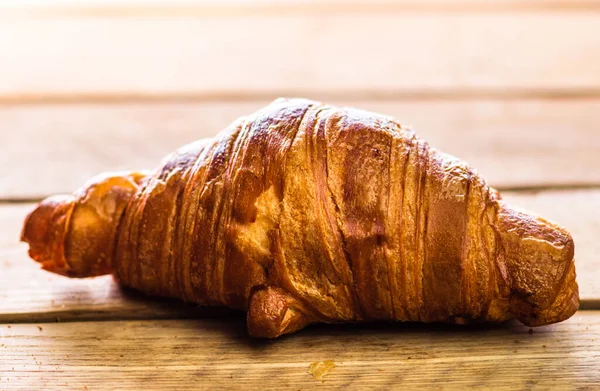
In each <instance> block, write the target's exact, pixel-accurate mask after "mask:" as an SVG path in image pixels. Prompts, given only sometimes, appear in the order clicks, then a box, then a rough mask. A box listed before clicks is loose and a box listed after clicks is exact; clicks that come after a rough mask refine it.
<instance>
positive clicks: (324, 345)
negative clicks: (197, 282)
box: [0, 311, 600, 390]
mask: <svg viewBox="0 0 600 391" xmlns="http://www.w3.org/2000/svg"><path fill="white" fill-rule="evenodd" d="M529 330H530V329H529V328H527V327H524V326H521V325H517V324H515V323H508V324H504V325H500V326H496V327H486V326H479V327H456V326H454V327H451V326H443V325H439V326H424V325H415V324H412V325H411V324H387V325H370V326H367V325H343V326H317V327H311V328H309V329H307V330H304V331H302V332H300V333H298V334H295V335H292V336H289V337H285V338H281V339H279V340H277V341H272V342H269V341H260V340H250V339H249V338H248V337H247V335H246V331H245V326H244V319H243V317H236V318H233V319H229V318H221V319H200V320H177V321H174V320H171V321H143V322H139V321H135V322H83V323H81V322H78V323H61V324H44V325H41V328H38V325H35V324H27V325H12V326H11V327H10V328H8V327H7V326H5V325H4V326H0V331H1V333H2V335H3V336H2V338H1V339H0V341H1V343H2V346H1V347H0V349H1V351H2V358H3V360H1V361H0V377H1V378H0V388H2V389H5V390H13V389H19V390H21V389H39V388H40V387H42V388H44V389H46V388H56V389H65V388H68V389H79V390H81V389H87V390H94V389H120V390H130V389H142V388H143V389H166V388H168V389H178V390H179V389H209V388H210V389H216V388H218V389H221V388H227V389H261V390H271V389H277V390H280V389H312V388H316V387H319V388H327V389H330V388H351V389H361V390H362V389H403V390H404V389H466V388H476V389H490V388H493V389H503V390H515V389H578V390H592V389H597V388H598V387H600V371H598V368H599V367H600V312H599V311H588V312H580V313H578V314H576V315H575V316H574V317H573V318H571V319H570V320H568V321H566V322H564V323H560V324H556V325H551V326H546V327H541V328H536V329H535V330H534V331H533V332H529ZM324 360H332V361H333V362H334V364H335V368H333V369H332V370H331V371H330V372H329V373H328V374H327V375H326V376H325V377H324V378H323V379H322V380H316V379H314V378H313V377H312V376H311V375H310V374H309V373H308V369H309V366H310V364H311V363H313V362H320V361H324Z"/></svg>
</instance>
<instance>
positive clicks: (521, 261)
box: [22, 99, 579, 338]
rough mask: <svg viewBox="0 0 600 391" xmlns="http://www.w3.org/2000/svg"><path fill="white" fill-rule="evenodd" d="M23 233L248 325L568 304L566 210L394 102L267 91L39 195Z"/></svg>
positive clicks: (536, 317) (70, 271)
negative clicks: (510, 200) (145, 154)
mask: <svg viewBox="0 0 600 391" xmlns="http://www.w3.org/2000/svg"><path fill="white" fill-rule="evenodd" d="M22 240H24V241H25V242H27V243H29V245H30V250H29V254H30V256H31V257H32V258H33V259H35V260H36V261H37V262H40V263H41V264H42V267H43V268H44V269H46V270H49V271H52V272H54V273H58V274H62V275H66V276H69V277H90V276H97V275H102V274H110V273H113V274H114V275H115V277H116V278H117V279H118V281H119V282H120V283H121V284H123V285H126V286H129V287H133V288H136V289H139V290H140V291H143V292H145V293H148V294H151V295H159V296H168V297H174V298H180V299H183V300H186V301H190V302H194V303H199V304H201V305H207V306H227V307H232V308H238V309H242V310H245V311H247V323H248V330H249V333H250V334H251V335H253V336H257V337H269V338H272V337H277V336H279V335H282V334H286V333H291V332H294V331H296V330H299V329H302V328H303V327H305V326H306V325H308V324H311V323H317V322H327V323H338V322H362V321H374V320H395V321H419V322H450V323H458V324H464V323H470V322H482V321H489V322H500V321H505V320H508V319H511V318H516V319H518V320H519V321H521V322H522V323H524V324H526V325H530V326H540V325H545V324H549V323H554V322H559V321H562V320H564V319H567V318H568V317H570V316H571V315H573V313H574V312H575V311H576V310H577V308H578V306H579V294H578V287H577V283H576V281H575V265H574V262H573V253H574V244H573V240H572V238H571V236H570V234H569V233H568V232H567V231H566V230H565V229H563V228H562V227H560V226H558V225H556V224H554V223H551V222H549V221H547V220H544V219H543V218H541V217H536V216H533V215H530V214H527V213H525V212H521V211H517V210H515V209H512V208H510V207H509V206H507V205H506V204H505V203H504V202H503V201H502V199H501V197H500V195H499V193H498V192H497V191H496V190H494V189H492V188H491V187H488V186H487V184H486V183H485V181H484V180H483V178H481V176H479V174H478V173H477V172H476V171H474V170H473V169H472V168H471V167H469V166H468V165H467V164H466V163H465V162H463V161H461V160H458V159H456V158H454V157H452V156H449V155H446V154H443V153H440V152H439V151H437V150H435V149H433V148H431V147H430V146H429V145H428V144H427V143H426V142H425V141H423V140H421V139H419V138H418V137H417V136H416V135H415V133H414V132H413V130H411V129H409V128H407V127H404V126H402V125H401V124H400V123H398V122H397V121H396V120H394V119H393V118H390V117H387V116H383V115H379V114H374V113H370V112H366V111H361V110H356V109H351V108H337V107H334V106H329V105H324V104H321V103H319V102H314V101H310V100H304V99H278V100H276V101H274V102H273V103H271V104H270V105H269V106H267V107H265V108H264V109H261V110H259V111H258V112H256V113H254V114H252V115H249V116H247V117H243V118H240V119H238V120H237V121H235V122H234V123H232V124H231V125H230V126H229V127H228V128H227V129H225V130H224V131H222V132H221V133H219V134H218V135H217V136H216V137H215V138H212V139H204V140H200V141H197V142H195V143H192V144H189V145H187V146H185V147H183V148H181V149H179V150H178V151H176V152H175V153H173V154H172V155H170V156H168V157H167V158H166V159H165V160H164V161H163V163H162V165H161V167H160V168H159V169H158V170H156V171H155V172H154V173H147V172H130V173H108V174H104V175H101V176H99V177H96V178H94V179H92V180H91V181H90V182H89V183H88V184H86V185H85V186H84V187H83V188H82V189H80V190H78V191H77V192H76V193H74V194H73V195H69V196H53V197H49V198H47V199H46V200H44V201H42V202H41V203H40V204H39V205H38V206H37V208H36V209H35V210H34V211H32V212H31V214H30V215H29V216H28V217H27V219H26V221H25V223H24V227H23V232H22Z"/></svg>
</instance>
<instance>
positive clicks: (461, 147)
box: [0, 97, 600, 199]
mask: <svg viewBox="0 0 600 391" xmlns="http://www.w3.org/2000/svg"><path fill="white" fill-rule="evenodd" d="M316 98H318V97H316ZM268 102H269V101H268V100H265V101H262V100H259V101H251V102H205V103H166V104H160V103H154V104H148V103H146V104H127V105H119V104H101V105H94V104H86V105H80V104H75V105H65V104H62V105H32V106H0V129H1V130H0V145H2V154H0V167H5V170H3V171H2V174H1V175H0V199H32V198H41V197H43V196H46V195H49V194H54V193H61V192H72V191H73V190H75V189H76V188H78V187H79V186H81V185H82V184H83V183H85V182H86V181H87V180H88V179H89V178H90V177H92V176H94V175H96V174H98V173H100V172H103V171H110V170H118V169H140V168H152V167H155V166H156V165H157V164H158V163H159V162H160V160H161V159H162V157H163V156H165V155H167V154H168V153H171V152H173V151H174V150H175V149H176V148H178V147H179V146H182V145H184V144H186V143H188V142H190V141H193V140H196V139H199V138H202V137H212V136H213V135H215V134H216V133H217V132H218V131H219V130H220V129H222V128H224V127H225V126H227V124H229V123H230V122H231V121H233V120H234V119H235V118H237V117H238V116H241V115H245V114H249V113H251V112H253V111H254V110H256V109H258V108H260V107H262V106H264V105H266V104H267V103H268ZM332 103H336V104H342V105H348V106H355V107H360V108H363V109H367V110H373V111H377V112H381V113H385V114H389V115H393V116H395V117H396V118H398V119H400V120H401V121H402V122H403V123H406V124H411V125H413V126H414V127H415V129H416V130H417V132H418V134H419V135H420V136H421V137H423V138H424V139H426V140H428V141H429V142H430V143H431V145H433V146H435V147H437V148H438V149H440V150H442V151H445V152H448V153H451V154H454V155H456V156H459V157H460V158H462V159H465V160H467V161H468V162H469V163H470V164H471V165H472V166H473V167H475V168H477V169H478V170H479V172H481V173H482V174H483V175H484V177H485V178H486V179H487V180H488V182H489V183H490V184H492V185H494V186H496V187H499V188H505V187H509V188H513V187H523V186H525V187H531V186H533V187H535V186H553V185H561V186H565V185H593V184H600V154H598V151H599V150H600V138H599V137H598V136H597V134H598V129H600V116H598V112H600V100H597V99H582V100H528V101H521V100H517V101H513V100H508V101H503V100H466V101H429V100H424V101H416V102H405V101H389V102H388V101H383V102H374V101H353V100H351V101H343V100H337V101H333V102H332ZM9 167H10V169H8V168H9Z"/></svg>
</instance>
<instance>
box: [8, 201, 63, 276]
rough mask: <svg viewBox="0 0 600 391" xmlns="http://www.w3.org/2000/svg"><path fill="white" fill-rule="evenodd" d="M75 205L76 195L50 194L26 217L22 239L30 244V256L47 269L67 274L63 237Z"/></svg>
mask: <svg viewBox="0 0 600 391" xmlns="http://www.w3.org/2000/svg"><path fill="white" fill-rule="evenodd" d="M72 205H73V197H72V196H65V195H57V196H52V197H48V198H46V199H45V200H43V201H42V202H40V203H39V204H38V205H37V206H36V208H35V209H33V210H32V211H31V212H30V213H29V214H28V215H27V216H26V217H25V221H24V223H23V229H22V230H21V237H20V239H21V241H22V242H25V243H27V244H29V256H30V257H31V258H33V259H34V260H35V261H36V262H38V263H40V264H41V265H42V269H44V270H48V271H51V272H54V273H58V274H66V273H67V269H68V265H67V263H66V262H65V260H64V251H63V237H64V232H65V230H66V229H67V228H68V218H69V215H70V210H71V209H72Z"/></svg>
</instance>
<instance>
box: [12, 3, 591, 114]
mask: <svg viewBox="0 0 600 391" xmlns="http://www.w3.org/2000/svg"><path fill="white" fill-rule="evenodd" d="M307 7H308V8H307V9H306V12H298V11H294V12H271V13H261V12H249V11H248V12H237V13H229V12H215V13H210V12H208V13H203V12H198V13H189V14H183V15H172V16H169V13H168V12H164V13H162V14H156V15H154V16H153V15H143V14H142V15H137V14H136V13H135V12H134V13H133V15H132V17H128V18H116V17H114V15H111V14H108V15H102V14H99V15H94V14H92V15H87V14H85V15H78V16H77V17H68V16H61V15H37V16H36V15H27V14H26V15H22V16H18V15H17V16H9V17H6V18H4V19H3V20H2V23H0V56H1V57H2V72H1V73H0V100H3V101H13V102H14V101H17V102H23V101H31V100H33V101H38V100H41V101H48V100H50V101H51V100H53V99H60V98H65V97H66V98H73V99H79V98H86V97H87V98H102V97H107V96H109V97H110V96H113V97H115V96H116V97H118V96H123V95H125V96H164V95H168V96H191V97H196V98H198V97H200V98H201V97H214V96H228V97H240V96H245V97H249V96H271V95H290V94H294V95H310V96H313V95H315V94H318V93H321V94H329V95H330V96H333V97H344V96H347V95H348V94H354V96H357V95H360V96H363V97H368V96H371V97H374V96H381V95H384V96H390V95H391V96H404V97H410V96H413V95H415V94H417V95H418V94H420V93H423V92H428V93H430V94H433V95H435V94H437V93H441V94H450V95H452V94H458V95H461V94H463V93H464V92H465V91H466V92H467V93H468V92H469V91H478V92H483V93H484V94H485V93H486V91H487V92H489V93H491V94H495V93H502V94H506V93H508V94H510V93H511V92H513V93H517V94H522V93H527V92H531V91H534V92H536V91H537V92H538V93H539V94H547V93H558V94H560V93H561V92H562V93H572V92H573V91H577V92H578V93H583V94H586V93H588V94H595V95H598V94H599V93H600V73H599V72H598V69H599V67H600V56H599V55H598V53H599V51H598V48H599V47H600V13H596V12H589V11H587V10H585V9H583V10H579V11H573V12H569V13H567V14H563V13H560V12H548V11H539V12H514V13H511V12H490V13H469V12H447V13H439V12H435V11H434V10H432V12H421V11H411V10H397V11H394V10H393V9H392V10H390V9H387V8H385V7H381V8H379V9H378V10H373V11H372V12H337V11H335V10H336V9H337V8H344V7H343V5H340V6H339V7H332V9H331V12H321V11H319V9H318V8H316V9H314V8H310V6H307ZM433 8H434V7H433ZM550 43H551V44H550Z"/></svg>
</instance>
